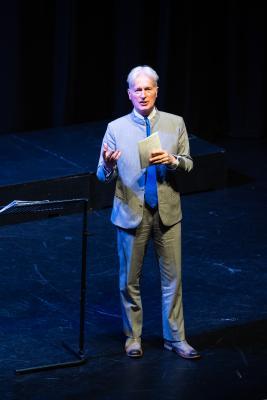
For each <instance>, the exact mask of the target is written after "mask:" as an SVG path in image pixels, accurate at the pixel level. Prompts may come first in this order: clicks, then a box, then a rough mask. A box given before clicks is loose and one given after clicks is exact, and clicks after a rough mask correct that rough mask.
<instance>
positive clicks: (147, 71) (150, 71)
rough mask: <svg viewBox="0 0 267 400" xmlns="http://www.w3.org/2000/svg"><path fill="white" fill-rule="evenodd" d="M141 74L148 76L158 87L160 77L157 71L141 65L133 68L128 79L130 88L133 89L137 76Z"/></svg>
mask: <svg viewBox="0 0 267 400" xmlns="http://www.w3.org/2000/svg"><path fill="white" fill-rule="evenodd" d="M141 73H143V74H145V75H147V76H148V77H149V78H151V79H152V80H153V81H154V82H155V84H156V85H157V83H158V80H159V76H158V74H157V73H156V71H155V70H154V69H153V68H151V67H149V66H148V65H140V66H138V67H135V68H133V69H132V70H131V71H130V73H129V75H128V77H127V82H128V86H129V88H131V87H132V86H133V85H134V82H135V80H136V78H137V76H138V75H140V74H141Z"/></svg>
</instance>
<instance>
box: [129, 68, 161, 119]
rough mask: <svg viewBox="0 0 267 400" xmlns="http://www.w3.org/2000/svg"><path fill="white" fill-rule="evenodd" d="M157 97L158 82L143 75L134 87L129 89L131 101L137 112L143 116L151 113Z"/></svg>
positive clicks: (138, 78) (137, 79) (140, 75)
mask: <svg viewBox="0 0 267 400" xmlns="http://www.w3.org/2000/svg"><path fill="white" fill-rule="evenodd" d="M157 95H158V87H157V84H156V82H155V81H153V80H152V79H151V78H149V77H148V76H147V75H145V74H143V73H140V74H139V75H138V76H137V78H136V80H135V82H134V84H133V86H132V87H130V88H129V89H128V96H129V99H130V100H131V102H132V104H133V106H134V108H135V109H136V111H137V112H139V114H141V115H143V116H145V115H149V114H150V113H151V111H152V110H153V108H154V105H155V101H156V98H157Z"/></svg>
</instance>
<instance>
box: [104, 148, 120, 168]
mask: <svg viewBox="0 0 267 400" xmlns="http://www.w3.org/2000/svg"><path fill="white" fill-rule="evenodd" d="M102 154H103V159H104V163H105V168H106V169H107V170H109V171H112V170H113V168H114V167H115V165H116V163H117V161H118V159H119V158H120V156H121V151H120V150H115V151H114V150H109V149H108V145H107V143H104V145H103V153H102Z"/></svg>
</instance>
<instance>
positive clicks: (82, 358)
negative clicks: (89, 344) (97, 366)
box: [15, 343, 88, 375]
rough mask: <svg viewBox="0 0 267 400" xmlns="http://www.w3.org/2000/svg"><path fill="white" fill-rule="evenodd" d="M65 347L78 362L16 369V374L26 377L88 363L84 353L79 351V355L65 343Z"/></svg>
mask: <svg viewBox="0 0 267 400" xmlns="http://www.w3.org/2000/svg"><path fill="white" fill-rule="evenodd" d="M63 346H64V347H65V348H66V349H68V350H69V351H70V352H71V353H72V354H74V355H75V357H76V360H72V361H67V362H63V363H56V364H47V365H40V366H38V367H30V368H23V369H16V370H15V374H16V375H24V374H30V373H33V372H41V371H49V370H52V369H57V368H69V367H78V366H80V365H83V364H85V363H86V362H87V359H88V357H87V356H86V355H85V354H84V353H83V351H81V350H79V352H78V353H77V352H75V351H74V350H73V349H71V348H70V347H69V346H68V345H67V344H65V343H63Z"/></svg>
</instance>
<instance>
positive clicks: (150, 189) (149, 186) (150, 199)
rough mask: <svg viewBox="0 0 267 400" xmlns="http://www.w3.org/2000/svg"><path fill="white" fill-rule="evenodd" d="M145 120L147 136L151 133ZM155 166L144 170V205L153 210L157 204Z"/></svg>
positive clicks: (146, 119) (147, 120)
mask: <svg viewBox="0 0 267 400" xmlns="http://www.w3.org/2000/svg"><path fill="white" fill-rule="evenodd" d="M144 118H145V123H146V135H147V136H149V135H150V133H151V130H150V123H149V119H148V117H144ZM156 173H157V171H156V166H155V165H150V166H149V167H147V170H146V187H145V201H146V203H147V204H148V205H149V206H150V207H152V208H155V207H156V206H157V204H158V192H157V175H156Z"/></svg>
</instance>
